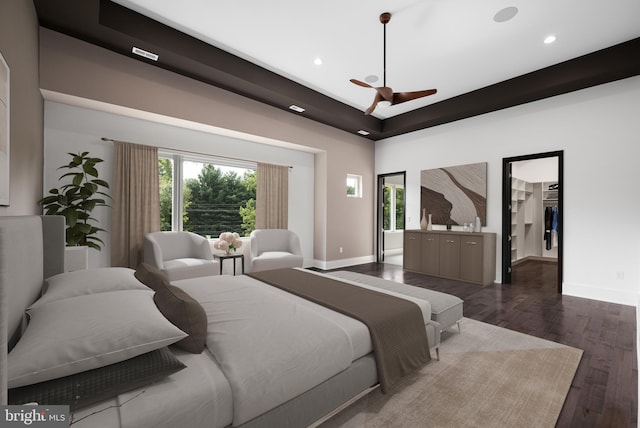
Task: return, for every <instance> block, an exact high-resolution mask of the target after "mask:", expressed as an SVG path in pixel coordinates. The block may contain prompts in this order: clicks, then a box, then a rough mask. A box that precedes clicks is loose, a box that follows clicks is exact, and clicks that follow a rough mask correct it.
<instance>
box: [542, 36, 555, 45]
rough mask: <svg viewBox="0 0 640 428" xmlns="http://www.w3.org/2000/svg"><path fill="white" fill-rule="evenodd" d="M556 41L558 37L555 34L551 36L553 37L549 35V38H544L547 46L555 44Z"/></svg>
mask: <svg viewBox="0 0 640 428" xmlns="http://www.w3.org/2000/svg"><path fill="white" fill-rule="evenodd" d="M556 39H557V37H556V36H555V35H554V34H551V35H549V36H547V37H545V38H544V44H545V45H549V44H551V43H553V42H555V41H556Z"/></svg>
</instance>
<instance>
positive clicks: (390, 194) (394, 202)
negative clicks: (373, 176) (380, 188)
mask: <svg viewBox="0 0 640 428" xmlns="http://www.w3.org/2000/svg"><path fill="white" fill-rule="evenodd" d="M383 198H384V201H383V204H384V205H383V229H384V230H386V231H392V230H404V188H403V187H402V186H399V185H396V184H391V185H390V184H387V185H385V186H384V193H383Z"/></svg>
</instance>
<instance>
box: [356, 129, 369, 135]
mask: <svg viewBox="0 0 640 428" xmlns="http://www.w3.org/2000/svg"><path fill="white" fill-rule="evenodd" d="M358 134H360V135H369V132H367V131H365V130H364V129H359V130H358Z"/></svg>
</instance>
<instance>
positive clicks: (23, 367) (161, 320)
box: [7, 290, 187, 388]
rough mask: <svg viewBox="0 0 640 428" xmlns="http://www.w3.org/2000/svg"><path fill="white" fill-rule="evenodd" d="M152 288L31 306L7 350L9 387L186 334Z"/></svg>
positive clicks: (139, 351)
mask: <svg viewBox="0 0 640 428" xmlns="http://www.w3.org/2000/svg"><path fill="white" fill-rule="evenodd" d="M153 294H154V293H153V291H150V290H149V291H145V290H126V291H111V292H105V293H99V294H88V295H85V296H77V297H70V298H68V299H62V300H57V301H55V302H51V303H48V304H46V305H41V306H39V307H37V308H34V309H31V310H29V316H30V318H31V321H30V322H29V325H28V326H27V329H26V331H25V333H24V335H23V336H22V338H21V339H20V341H19V342H18V343H17V344H16V346H15V347H14V348H13V350H12V351H11V352H10V353H9V356H8V362H7V371H8V387H9V388H15V387H18V386H23V385H31V384H34V383H38V382H44V381H46V380H50V379H57V378H60V377H63V376H68V375H71V374H75V373H80V372H83V371H86V370H91V369H95V368H98V367H103V366H106V365H109V364H113V363H117V362H120V361H124V360H126V359H129V358H132V357H135V356H137V355H141V354H144V353H146V352H150V351H153V350H155V349H159V348H162V347H164V346H167V345H170V344H172V343H174V342H177V341H178V340H180V339H182V338H184V337H186V336H187V334H186V333H184V332H182V331H181V330H180V329H178V328H177V327H175V326H174V325H173V324H171V322H169V321H168V320H167V319H166V318H165V317H164V316H163V315H162V314H161V313H160V311H159V310H158V309H157V307H156V305H155V303H154V302H153Z"/></svg>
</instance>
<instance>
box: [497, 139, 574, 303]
mask: <svg viewBox="0 0 640 428" xmlns="http://www.w3.org/2000/svg"><path fill="white" fill-rule="evenodd" d="M502 169H503V171H502V172H503V181H502V188H503V198H502V207H503V215H502V283H503V284H511V283H512V281H513V279H514V277H513V274H514V272H515V270H516V269H520V268H521V267H522V266H525V265H526V264H533V263H535V264H542V265H543V266H544V267H545V269H547V270H548V269H557V275H556V281H557V287H556V288H557V292H558V293H562V248H563V221H562V219H563V215H562V214H563V207H562V205H563V190H564V189H563V152H562V151H558V152H548V153H538V154H531V155H524V156H517V157H511V158H504V159H503V166H502Z"/></svg>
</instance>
